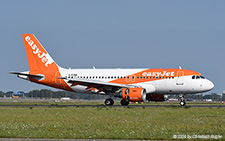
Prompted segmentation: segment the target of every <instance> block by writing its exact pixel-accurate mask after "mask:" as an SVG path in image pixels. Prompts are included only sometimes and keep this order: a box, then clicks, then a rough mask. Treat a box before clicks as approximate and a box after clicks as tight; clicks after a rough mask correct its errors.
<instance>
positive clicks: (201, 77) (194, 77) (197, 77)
mask: <svg viewBox="0 0 225 141" xmlns="http://www.w3.org/2000/svg"><path fill="white" fill-rule="evenodd" d="M192 79H205V77H204V76H201V75H193V76H192Z"/></svg>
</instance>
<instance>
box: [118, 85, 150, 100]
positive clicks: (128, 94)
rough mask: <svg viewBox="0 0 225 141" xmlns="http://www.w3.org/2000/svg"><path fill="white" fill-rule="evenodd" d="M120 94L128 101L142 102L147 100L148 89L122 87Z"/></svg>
mask: <svg viewBox="0 0 225 141" xmlns="http://www.w3.org/2000/svg"><path fill="white" fill-rule="evenodd" d="M120 96H121V97H122V98H123V99H124V100H126V101H133V102H141V101H145V100H146V90H145V89H143V88H122V92H121V95H120Z"/></svg>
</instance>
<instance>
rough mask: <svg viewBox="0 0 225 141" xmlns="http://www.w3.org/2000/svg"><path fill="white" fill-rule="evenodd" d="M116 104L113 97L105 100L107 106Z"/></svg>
mask: <svg viewBox="0 0 225 141" xmlns="http://www.w3.org/2000/svg"><path fill="white" fill-rule="evenodd" d="M113 104H114V100H113V99H111V98H108V99H106V100H105V105H106V106H112V105H113Z"/></svg>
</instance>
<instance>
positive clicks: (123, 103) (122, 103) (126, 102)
mask: <svg viewBox="0 0 225 141" xmlns="http://www.w3.org/2000/svg"><path fill="white" fill-rule="evenodd" d="M120 104H121V105H122V106H127V105H128V104H129V101H126V100H124V99H122V100H121V101H120Z"/></svg>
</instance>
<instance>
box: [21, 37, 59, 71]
mask: <svg viewBox="0 0 225 141" xmlns="http://www.w3.org/2000/svg"><path fill="white" fill-rule="evenodd" d="M23 40H24V44H25V49H26V53H27V59H28V63H29V68H30V71H38V72H44V71H46V70H58V66H57V64H56V63H55V62H54V60H53V59H52V57H51V56H50V55H49V54H48V52H47V51H46V50H45V49H44V47H43V46H42V45H41V43H40V42H39V41H38V39H37V38H36V37H35V36H34V35H33V34H23Z"/></svg>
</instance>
